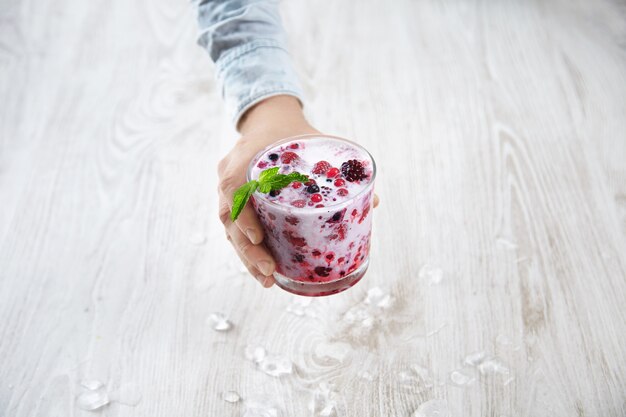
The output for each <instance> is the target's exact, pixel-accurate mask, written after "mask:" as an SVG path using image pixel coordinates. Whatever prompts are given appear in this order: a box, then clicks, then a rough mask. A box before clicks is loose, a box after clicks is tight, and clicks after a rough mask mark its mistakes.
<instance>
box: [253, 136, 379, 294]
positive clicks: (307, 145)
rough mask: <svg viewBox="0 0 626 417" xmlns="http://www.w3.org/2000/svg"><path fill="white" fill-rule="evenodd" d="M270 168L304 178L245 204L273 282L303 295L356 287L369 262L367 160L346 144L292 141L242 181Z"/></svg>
mask: <svg viewBox="0 0 626 417" xmlns="http://www.w3.org/2000/svg"><path fill="white" fill-rule="evenodd" d="M273 167H279V173H281V174H289V173H291V172H299V173H300V174H304V175H308V177H309V181H307V182H305V183H301V182H294V183H292V184H290V185H288V186H287V187H286V188H283V189H281V190H276V191H272V192H270V193H269V194H263V193H260V192H258V191H257V192H255V193H254V194H253V197H252V198H251V200H252V203H253V206H254V208H255V210H256V212H257V214H258V217H259V219H260V221H261V223H262V224H263V227H264V229H265V244H266V245H267V246H268V248H269V249H270V251H271V252H272V254H273V256H274V258H275V259H276V273H275V274H274V277H275V279H276V283H277V284H278V285H279V286H280V287H281V288H283V289H284V290H286V291H289V292H292V293H295V294H299V295H306V296H322V295H329V294H334V293H338V292H340V291H343V290H346V289H348V288H350V287H351V286H353V285H354V284H356V283H357V282H358V281H359V280H360V279H361V277H363V275H364V274H365V271H366V270H367V266H368V263H369V249H370V237H371V230H372V208H373V202H374V178H375V176H376V165H375V163H374V160H373V158H372V156H371V155H370V154H369V153H368V152H367V151H366V150H365V149H364V148H362V147H361V146H359V145H357V144H356V143H353V142H350V141H348V140H345V139H341V138H337V137H332V136H321V135H306V136H298V137H294V138H289V139H285V140H282V141H280V142H278V143H276V144H274V145H271V146H270V147H268V148H266V149H265V150H263V151H261V152H260V153H259V154H258V155H257V156H256V157H255V158H254V160H253V161H252V162H251V164H250V167H249V168H248V180H256V179H258V177H259V175H260V173H261V172H262V171H264V170H266V169H268V168H273Z"/></svg>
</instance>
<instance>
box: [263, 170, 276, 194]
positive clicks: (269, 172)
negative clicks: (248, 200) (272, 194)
mask: <svg viewBox="0 0 626 417" xmlns="http://www.w3.org/2000/svg"><path fill="white" fill-rule="evenodd" d="M279 169H280V168H279V167H274V168H270V169H266V170H265V171H263V172H261V173H260V174H259V182H260V183H261V184H263V182H265V181H267V180H268V179H270V178H272V177H273V176H275V175H276V174H278V170H279ZM261 192H269V191H261Z"/></svg>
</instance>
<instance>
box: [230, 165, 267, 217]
mask: <svg viewBox="0 0 626 417" xmlns="http://www.w3.org/2000/svg"><path fill="white" fill-rule="evenodd" d="M261 174H263V173H261ZM258 186H259V183H258V181H255V180H252V181H248V182H247V183H245V184H244V185H242V186H241V187H239V188H237V191H235V194H233V208H232V210H231V211H230V219H231V220H232V221H235V220H237V217H239V215H240V214H241V211H242V210H243V208H244V207H245V206H246V203H248V200H249V199H250V196H251V195H252V193H254V192H255V191H256V189H257V187H258Z"/></svg>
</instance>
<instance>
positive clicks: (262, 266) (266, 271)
mask: <svg viewBox="0 0 626 417" xmlns="http://www.w3.org/2000/svg"><path fill="white" fill-rule="evenodd" d="M256 267H257V268H258V269H259V271H261V272H262V273H263V275H265V276H268V275H271V274H272V272H274V271H273V268H272V264H271V263H270V262H269V261H260V262H259V264H258V265H257V266H256Z"/></svg>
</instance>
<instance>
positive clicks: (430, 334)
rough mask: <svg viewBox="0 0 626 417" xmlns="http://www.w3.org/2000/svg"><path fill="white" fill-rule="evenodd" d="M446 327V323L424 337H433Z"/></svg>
mask: <svg viewBox="0 0 626 417" xmlns="http://www.w3.org/2000/svg"><path fill="white" fill-rule="evenodd" d="M447 325H448V323H443V324H441V325H440V326H439V327H437V328H436V329H434V330H431V331H429V332H428V333H426V337H430V336H434V335H436V334H437V333H439V332H440V331H441V330H443V328H444V327H446V326H447Z"/></svg>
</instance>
